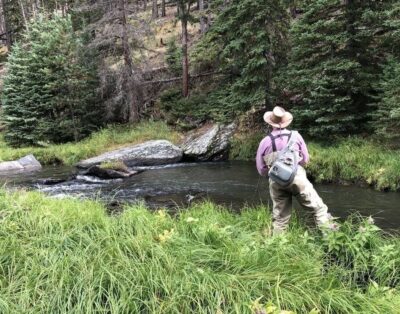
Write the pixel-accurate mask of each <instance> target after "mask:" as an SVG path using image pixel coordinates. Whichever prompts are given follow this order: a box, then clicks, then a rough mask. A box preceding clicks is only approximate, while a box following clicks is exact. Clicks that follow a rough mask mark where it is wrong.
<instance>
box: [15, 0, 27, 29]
mask: <svg viewBox="0 0 400 314" xmlns="http://www.w3.org/2000/svg"><path fill="white" fill-rule="evenodd" d="M18 4H19V6H20V8H21V14H22V18H23V19H24V24H25V28H26V30H27V31H29V25H28V20H27V18H26V13H25V8H24V4H23V3H22V0H18Z"/></svg>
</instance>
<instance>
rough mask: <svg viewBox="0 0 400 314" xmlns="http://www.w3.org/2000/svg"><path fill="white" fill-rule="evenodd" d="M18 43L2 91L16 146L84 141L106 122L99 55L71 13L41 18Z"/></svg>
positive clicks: (5, 115)
mask: <svg viewBox="0 0 400 314" xmlns="http://www.w3.org/2000/svg"><path fill="white" fill-rule="evenodd" d="M29 29H30V30H29V32H26V33H25V34H24V38H23V42H22V43H19V44H17V45H15V47H14V49H13V51H12V53H11V55H10V57H9V61H8V73H7V76H6V78H5V81H4V89H3V95H2V98H3V99H2V102H3V120H4V123H5V124H6V126H7V129H6V132H5V136H4V138H5V140H6V141H7V142H8V143H10V144H11V145H14V146H21V145H37V144H38V143H41V142H53V143H59V142H65V141H71V140H75V141H77V140H79V139H81V138H83V137H84V136H87V135H88V134H90V133H91V132H92V131H93V130H95V129H96V128H97V127H98V126H100V125H101V124H102V118H101V116H102V108H101V106H100V104H99V103H98V102H97V100H96V87H97V84H98V82H97V77H96V75H95V72H96V71H95V70H96V69H95V68H94V64H95V63H94V61H93V60H94V59H95V57H94V56H88V55H86V52H85V51H84V49H82V47H83V44H82V39H81V38H78V37H76V36H75V34H74V32H73V30H72V23H71V20H70V18H61V17H53V18H52V19H51V20H45V19H43V18H40V19H39V20H38V21H36V22H35V23H33V24H31V25H30V27H29Z"/></svg>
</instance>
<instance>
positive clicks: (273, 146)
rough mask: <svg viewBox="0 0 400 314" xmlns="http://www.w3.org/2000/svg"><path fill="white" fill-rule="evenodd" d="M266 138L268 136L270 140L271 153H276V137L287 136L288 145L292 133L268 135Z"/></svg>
mask: <svg viewBox="0 0 400 314" xmlns="http://www.w3.org/2000/svg"><path fill="white" fill-rule="evenodd" d="M268 136H269V138H270V139H271V143H272V151H273V152H276V144H275V140H276V139H277V138H278V137H281V136H287V137H288V143H289V141H290V138H291V137H292V132H290V133H289V134H279V135H277V136H273V135H272V134H269V135H268Z"/></svg>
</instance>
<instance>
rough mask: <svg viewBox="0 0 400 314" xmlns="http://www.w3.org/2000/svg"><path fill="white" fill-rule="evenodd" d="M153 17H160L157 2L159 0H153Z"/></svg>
mask: <svg viewBox="0 0 400 314" xmlns="http://www.w3.org/2000/svg"><path fill="white" fill-rule="evenodd" d="M151 12H152V14H151V16H152V18H153V19H156V18H158V4H157V0H153V9H152V11H151Z"/></svg>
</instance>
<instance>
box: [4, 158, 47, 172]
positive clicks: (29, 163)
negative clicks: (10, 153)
mask: <svg viewBox="0 0 400 314" xmlns="http://www.w3.org/2000/svg"><path fill="white" fill-rule="evenodd" d="M40 169H42V165H41V164H40V162H38V161H37V159H36V158H35V157H34V156H33V155H28V156H25V157H22V158H21V159H18V160H14V161H5V162H1V163H0V173H10V172H24V171H36V170H40Z"/></svg>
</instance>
